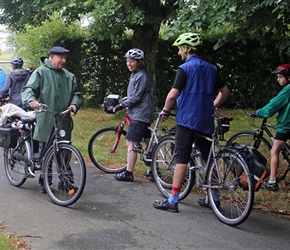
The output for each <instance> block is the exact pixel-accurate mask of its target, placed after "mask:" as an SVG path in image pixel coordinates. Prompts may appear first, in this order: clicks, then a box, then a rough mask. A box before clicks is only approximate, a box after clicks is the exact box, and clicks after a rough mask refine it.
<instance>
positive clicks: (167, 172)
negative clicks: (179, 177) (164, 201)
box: [151, 136, 194, 200]
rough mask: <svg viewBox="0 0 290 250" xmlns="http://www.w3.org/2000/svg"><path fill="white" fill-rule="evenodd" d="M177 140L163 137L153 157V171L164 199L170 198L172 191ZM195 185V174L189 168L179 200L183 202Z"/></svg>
mask: <svg viewBox="0 0 290 250" xmlns="http://www.w3.org/2000/svg"><path fill="white" fill-rule="evenodd" d="M174 146H175V139H174V137H172V136H166V137H163V138H162V139H161V140H160V141H159V142H158V143H157V145H156V146H155V148H154V151H153V155H152V164H151V170H152V174H153V178H154V181H155V184H156V186H157V188H158V190H159V191H160V192H161V194H162V195H163V196H164V197H166V198H167V197H169V195H170V193H171V189H172V182H173V175H174V170H175V156H174ZM193 184H194V173H193V172H192V171H191V170H190V169H189V167H188V168H187V172H186V176H185V179H184V181H183V184H182V187H181V191H180V195H179V200H183V199H184V198H186V197H187V196H188V194H189V193H190V191H191V189H192V186H193Z"/></svg>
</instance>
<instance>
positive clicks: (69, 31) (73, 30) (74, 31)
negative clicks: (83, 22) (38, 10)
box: [12, 13, 83, 66]
mask: <svg viewBox="0 0 290 250" xmlns="http://www.w3.org/2000/svg"><path fill="white" fill-rule="evenodd" d="M82 33H83V31H82V30H81V27H80V25H79V24H75V23H71V24H66V23H65V22H64V21H63V20H62V19H61V18H60V16H59V15H58V14H57V13H54V14H53V15H52V16H51V17H50V18H49V20H46V21H44V22H43V23H42V25H41V26H38V27H33V26H31V25H25V29H24V30H23V31H21V32H19V33H18V34H17V36H16V37H13V41H12V42H13V43H14V44H15V46H16V48H17V50H18V55H19V56H22V57H23V58H25V60H28V61H29V64H30V65H35V66H39V59H40V57H42V56H47V55H48V51H49V49H50V48H51V47H53V46H56V45H58V46H64V44H65V41H66V40H70V41H72V40H74V39H79V38H80V37H82Z"/></svg>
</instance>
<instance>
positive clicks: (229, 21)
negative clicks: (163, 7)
mask: <svg viewBox="0 0 290 250" xmlns="http://www.w3.org/2000/svg"><path fill="white" fill-rule="evenodd" d="M181 2H182V1H181ZM189 6H196V7H197V8H189ZM289 13H290V5H289V1H286V0H281V1H277V0H259V1H257V0H248V1H245V0H238V1H237V0H227V1H225V0H224V1H221V0H213V1H208V0H200V1H194V0H189V1H187V3H185V4H184V8H180V9H179V13H178V20H177V21H176V22H172V27H171V28H172V29H180V28H185V27H186V29H187V30H188V29H196V27H199V28H200V29H202V30H203V31H206V32H207V33H212V32H216V31H217V30H220V29H223V28H224V27H226V28H227V29H229V32H228V33H224V34H223V36H222V37H220V39H219V42H218V43H217V46H216V47H219V46H222V45H223V44H224V43H225V42H228V41H234V42H238V41H241V42H244V43H246V42H247V41H248V40H251V39H259V40H260V43H261V44H268V43H269V40H271V41H272V42H274V47H275V48H276V49H278V50H285V49H287V48H290V41H289V23H290V15H289Z"/></svg>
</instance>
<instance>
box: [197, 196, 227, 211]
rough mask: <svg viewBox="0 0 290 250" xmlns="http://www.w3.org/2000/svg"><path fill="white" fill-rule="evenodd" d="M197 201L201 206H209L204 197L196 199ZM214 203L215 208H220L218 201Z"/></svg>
mask: <svg viewBox="0 0 290 250" xmlns="http://www.w3.org/2000/svg"><path fill="white" fill-rule="evenodd" d="M197 202H198V204H199V205H200V206H201V207H207V208H211V204H210V203H209V202H208V201H206V199H205V198H204V199H198V200H197ZM214 203H215V205H216V207H217V209H218V210H220V206H221V203H220V201H214Z"/></svg>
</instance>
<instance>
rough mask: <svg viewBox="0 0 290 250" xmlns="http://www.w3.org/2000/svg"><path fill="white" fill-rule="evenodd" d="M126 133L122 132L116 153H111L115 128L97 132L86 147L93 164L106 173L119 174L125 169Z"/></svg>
mask: <svg viewBox="0 0 290 250" xmlns="http://www.w3.org/2000/svg"><path fill="white" fill-rule="evenodd" d="M125 136H126V131H124V130H123V131H122V133H121V137H120V141H119V144H118V147H117V148H116V151H115V152H114V153H112V152H111V149H112V147H113V146H114V144H115V142H116V128H115V127H108V128H103V129H101V130H99V131H97V132H96V133H95V134H93V136H92V137H91V139H90V141H89V145H88V151H89V156H90V159H91V161H92V162H93V164H94V165H95V166H96V167H97V168H98V169H100V170H102V171H104V172H106V173H111V174H112V173H120V172H123V171H124V170H126V167H127V144H126V139H125Z"/></svg>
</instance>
